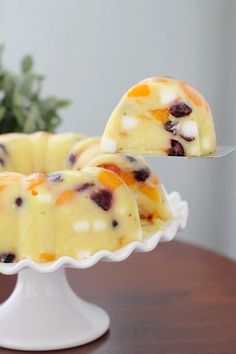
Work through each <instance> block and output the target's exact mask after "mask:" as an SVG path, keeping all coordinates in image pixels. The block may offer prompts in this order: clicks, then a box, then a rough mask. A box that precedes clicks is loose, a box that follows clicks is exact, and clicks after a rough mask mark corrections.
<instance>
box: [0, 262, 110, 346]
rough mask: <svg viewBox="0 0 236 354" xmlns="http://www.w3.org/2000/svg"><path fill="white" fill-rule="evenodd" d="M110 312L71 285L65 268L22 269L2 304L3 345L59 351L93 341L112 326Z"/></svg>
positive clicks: (0, 342) (0, 331)
mask: <svg viewBox="0 0 236 354" xmlns="http://www.w3.org/2000/svg"><path fill="white" fill-rule="evenodd" d="M109 324H110V320H109V316H108V315H107V313H106V312H105V311H104V310H103V309H101V308H99V307H97V306H95V305H93V304H90V303H88V302H86V301H84V300H82V299H80V298H79V297H78V296H77V295H76V294H75V293H74V292H73V291H72V289H71V288H70V286H69V284H68V281H67V278H66V275H65V269H64V268H60V269H59V270H57V271H55V272H53V273H39V272H38V271H34V270H33V269H22V270H21V271H20V272H19V274H18V279H17V283H16V287H15V289H14V291H13V293H12V294H11V296H10V297H9V298H8V299H7V300H6V301H5V302H4V303H3V304H2V305H0V346H1V347H4V348H9V349H18V350H31V351H32V350H37V351H38V350H55V349H65V348H71V347H75V346H78V345H82V344H86V343H89V342H91V341H93V340H95V339H97V338H99V337H100V336H102V335H103V334H104V333H105V332H106V331H107V330H108V328H109Z"/></svg>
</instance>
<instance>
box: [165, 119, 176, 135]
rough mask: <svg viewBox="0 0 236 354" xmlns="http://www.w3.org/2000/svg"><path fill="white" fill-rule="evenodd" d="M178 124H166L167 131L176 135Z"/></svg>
mask: <svg viewBox="0 0 236 354" xmlns="http://www.w3.org/2000/svg"><path fill="white" fill-rule="evenodd" d="M176 125H177V124H176V123H172V122H171V121H170V120H168V122H166V123H165V124H164V128H165V130H167V131H168V132H170V133H173V134H176Z"/></svg>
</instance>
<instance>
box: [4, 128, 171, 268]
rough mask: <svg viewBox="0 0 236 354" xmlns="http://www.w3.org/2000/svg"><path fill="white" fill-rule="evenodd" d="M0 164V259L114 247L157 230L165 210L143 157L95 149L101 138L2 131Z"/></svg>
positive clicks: (48, 257) (74, 254)
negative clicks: (3, 133)
mask: <svg viewBox="0 0 236 354" xmlns="http://www.w3.org/2000/svg"><path fill="white" fill-rule="evenodd" d="M0 165H1V171H2V172H0V196H1V198H0V261H2V262H12V261H18V260H21V259H23V258H29V259H33V260H34V261H36V262H49V261H53V260H55V259H57V258H59V257H62V256H71V257H73V258H76V259H78V258H83V257H86V256H89V255H90V254H91V253H94V252H96V251H98V250H102V249H106V250H111V251H113V250H115V249H118V248H120V247H122V246H124V245H126V244H127V243H129V242H132V241H135V240H141V239H142V238H143V237H144V236H146V235H149V234H151V233H154V232H156V231H157V230H158V229H161V228H162V226H163V223H164V222H165V221H167V220H169V219H170V217H171V213H170V211H169V207H168V203H167V200H166V197H165V194H164V192H163V190H162V187H161V185H160V183H159V181H158V179H157V177H156V176H155V175H154V173H153V171H152V170H151V169H150V167H149V166H148V165H147V164H146V162H145V161H144V160H143V159H142V158H140V157H139V158H138V157H133V156H125V155H124V156H123V155H122V156H121V155H109V154H105V155H104V154H101V150H100V138H85V136H83V135H81V134H72V133H67V134H58V135H53V134H48V133H43V132H39V133H34V134H31V135H24V134H6V135H1V136H0ZM60 170H61V171H60ZM4 171H5V172H4ZM56 171H57V172H56ZM58 171H59V172H58Z"/></svg>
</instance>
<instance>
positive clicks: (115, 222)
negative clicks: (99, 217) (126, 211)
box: [112, 219, 118, 227]
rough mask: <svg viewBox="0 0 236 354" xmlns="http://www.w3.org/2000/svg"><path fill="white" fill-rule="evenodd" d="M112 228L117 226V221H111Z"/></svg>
mask: <svg viewBox="0 0 236 354" xmlns="http://www.w3.org/2000/svg"><path fill="white" fill-rule="evenodd" d="M112 226H113V227H116V226H118V221H117V220H115V219H114V220H112Z"/></svg>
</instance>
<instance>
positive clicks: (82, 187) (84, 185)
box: [75, 183, 94, 192]
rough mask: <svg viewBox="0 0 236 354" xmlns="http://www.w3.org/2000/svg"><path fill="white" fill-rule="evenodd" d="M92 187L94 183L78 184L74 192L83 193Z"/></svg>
mask: <svg viewBox="0 0 236 354" xmlns="http://www.w3.org/2000/svg"><path fill="white" fill-rule="evenodd" d="M93 186H94V183H83V184H80V185H79V186H78V187H76V188H75V190H76V191H77V192H82V191H85V190H86V189H88V188H90V187H93Z"/></svg>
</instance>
